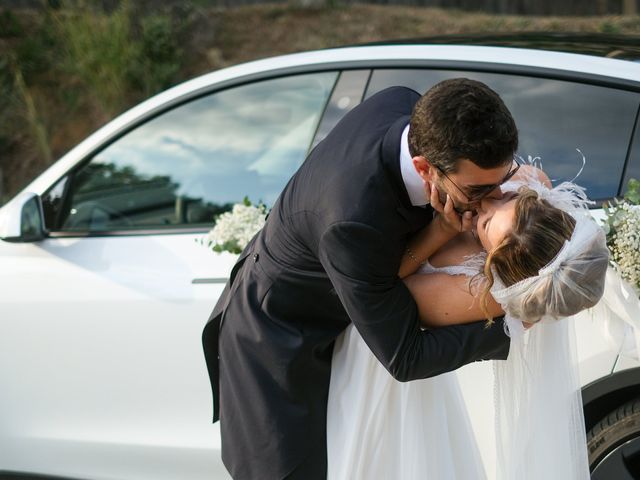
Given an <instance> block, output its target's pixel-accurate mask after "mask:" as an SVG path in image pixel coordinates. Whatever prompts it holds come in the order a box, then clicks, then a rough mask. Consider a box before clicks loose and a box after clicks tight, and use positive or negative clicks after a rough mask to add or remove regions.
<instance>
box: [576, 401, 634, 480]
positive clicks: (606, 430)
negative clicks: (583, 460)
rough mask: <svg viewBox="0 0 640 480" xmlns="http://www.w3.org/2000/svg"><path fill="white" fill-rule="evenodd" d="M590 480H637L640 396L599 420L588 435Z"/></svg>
mask: <svg viewBox="0 0 640 480" xmlns="http://www.w3.org/2000/svg"><path fill="white" fill-rule="evenodd" d="M587 447H588V451H589V466H590V469H591V478H592V480H612V479H615V480H634V479H637V478H640V397H639V398H635V399H633V400H631V401H629V402H627V403H625V404H624V405H622V406H620V407H618V409H616V410H614V411H613V412H611V413H610V414H609V415H607V416H606V417H605V418H603V419H602V420H600V422H598V423H597V424H596V425H595V426H594V427H593V428H592V429H591V431H589V433H588V434H587Z"/></svg>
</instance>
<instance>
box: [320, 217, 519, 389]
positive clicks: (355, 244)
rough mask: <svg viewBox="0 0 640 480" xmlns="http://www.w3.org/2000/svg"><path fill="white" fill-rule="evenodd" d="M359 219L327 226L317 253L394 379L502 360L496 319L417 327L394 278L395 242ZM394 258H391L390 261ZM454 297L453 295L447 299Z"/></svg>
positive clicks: (505, 345) (504, 350)
mask: <svg viewBox="0 0 640 480" xmlns="http://www.w3.org/2000/svg"><path fill="white" fill-rule="evenodd" d="M391 243H392V242H389V239H388V238H385V236H384V235H383V234H382V233H381V232H380V231H379V230H377V229H375V228H373V227H371V226H369V225H365V224H363V223H359V222H339V223H335V224H333V225H330V226H329V227H328V228H327V229H326V230H325V231H324V233H323V235H322V236H321V238H320V242H319V245H318V253H319V258H320V262H321V263H322V265H323V267H324V269H325V271H326V272H327V274H328V276H329V278H330V280H331V282H332V284H333V286H334V288H335V291H336V293H337V294H338V296H339V298H340V300H341V302H342V304H343V306H344V308H345V309H346V311H347V313H348V315H349V317H350V318H351V321H352V322H353V324H354V325H355V327H356V328H357V329H358V331H359V332H360V335H361V336H362V338H363V339H364V340H365V342H366V343H367V345H368V346H369V348H370V349H371V351H372V352H373V353H374V354H375V356H376V357H377V358H378V360H379V361H380V362H381V363H382V364H383V365H384V367H385V368H386V369H387V370H388V371H389V372H390V373H391V375H392V376H393V377H394V378H396V379H397V380H400V381H408V380H414V379H418V378H427V377H431V376H435V375H439V374H441V373H445V372H448V371H452V370H455V369H457V368H459V367H461V366H462V365H465V364H467V363H470V362H472V361H476V360H488V359H505V358H506V357H507V354H508V352H509V339H508V337H507V336H506V335H505V333H504V329H503V323H502V321H496V322H495V323H494V324H493V326H491V327H489V328H486V321H478V322H474V323H470V324H464V325H462V324H461V325H452V326H448V327H441V328H437V329H428V330H422V329H421V328H420V320H419V315H418V308H417V306H416V303H415V301H414V300H413V297H412V296H411V293H410V292H409V290H408V289H407V288H406V287H405V285H404V283H403V282H402V281H401V280H400V279H399V278H398V275H397V268H398V264H399V258H400V256H401V255H402V253H401V252H398V251H397V250H398V246H394V245H390V244H391ZM394 259H395V260H394ZM451 301H452V302H455V298H452V299H451Z"/></svg>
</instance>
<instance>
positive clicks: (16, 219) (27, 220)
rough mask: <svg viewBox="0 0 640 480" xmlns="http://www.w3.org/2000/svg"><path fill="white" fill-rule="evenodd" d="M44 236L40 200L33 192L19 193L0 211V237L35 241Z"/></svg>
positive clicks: (20, 240)
mask: <svg viewBox="0 0 640 480" xmlns="http://www.w3.org/2000/svg"><path fill="white" fill-rule="evenodd" d="M46 236H47V233H46V230H45V227H44V212H43V210H42V200H41V199H40V197H39V196H38V195H36V194H35V193H32V192H24V193H21V194H20V195H18V196H17V197H16V198H14V199H13V200H12V201H11V202H9V203H8V204H7V205H5V206H4V208H3V209H2V210H1V211H0V239H2V240H5V241H7V242H37V241H39V240H42V239H44V238H46Z"/></svg>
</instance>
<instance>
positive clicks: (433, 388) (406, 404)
mask: <svg viewBox="0 0 640 480" xmlns="http://www.w3.org/2000/svg"><path fill="white" fill-rule="evenodd" d="M425 267H426V269H424V270H423V273H429V272H431V271H439V272H443V273H448V274H468V275H474V274H475V273H477V270H476V269H473V268H470V267H463V266H455V267H444V268H438V269H436V268H434V267H431V266H430V265H429V264H427V265H425ZM456 375H457V374H456V373H455V372H451V373H445V374H442V375H438V376H437V377H432V378H428V379H424V380H415V381H412V382H406V383H402V382H398V381H397V380H395V379H394V378H393V377H391V375H390V374H389V372H387V370H385V368H384V367H383V366H382V365H381V364H380V362H379V361H378V360H377V359H376V358H375V356H374V355H373V353H371V350H369V347H367V345H366V344H365V342H364V340H363V339H362V337H361V336H360V335H359V334H358V332H357V330H356V329H355V328H354V327H353V325H352V326H349V327H348V328H347V329H346V330H345V331H344V332H343V334H341V335H340V336H339V337H338V339H337V340H336V344H335V348H334V352H333V361H332V369H331V382H330V386H329V400H328V410H327V450H328V475H327V478H328V479H329V480H358V479H362V480H365V479H367V480H375V479H389V480H392V479H394V480H395V479H402V480H405V479H406V480H414V479H438V480H440V479H446V480H477V479H484V478H486V476H485V473H484V467H483V463H482V460H481V457H480V452H479V450H478V447H477V445H476V440H475V437H474V434H473V430H472V427H471V423H470V420H469V416H468V414H467V409H466V406H465V404H464V399H463V397H462V393H461V391H460V386H459V384H458V380H457V377H456Z"/></svg>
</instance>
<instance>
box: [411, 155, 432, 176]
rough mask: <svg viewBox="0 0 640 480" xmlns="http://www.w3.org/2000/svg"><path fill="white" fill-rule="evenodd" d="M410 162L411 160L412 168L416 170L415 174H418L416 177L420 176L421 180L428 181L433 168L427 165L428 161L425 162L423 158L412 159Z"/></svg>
mask: <svg viewBox="0 0 640 480" xmlns="http://www.w3.org/2000/svg"><path fill="white" fill-rule="evenodd" d="M412 160H413V167H414V168H415V169H416V172H418V175H420V176H421V177H422V179H423V180H425V181H429V179H430V176H431V170H432V168H433V167H432V166H431V164H430V163H429V160H427V159H426V158H425V157H423V156H416V157H413V158H412Z"/></svg>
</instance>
